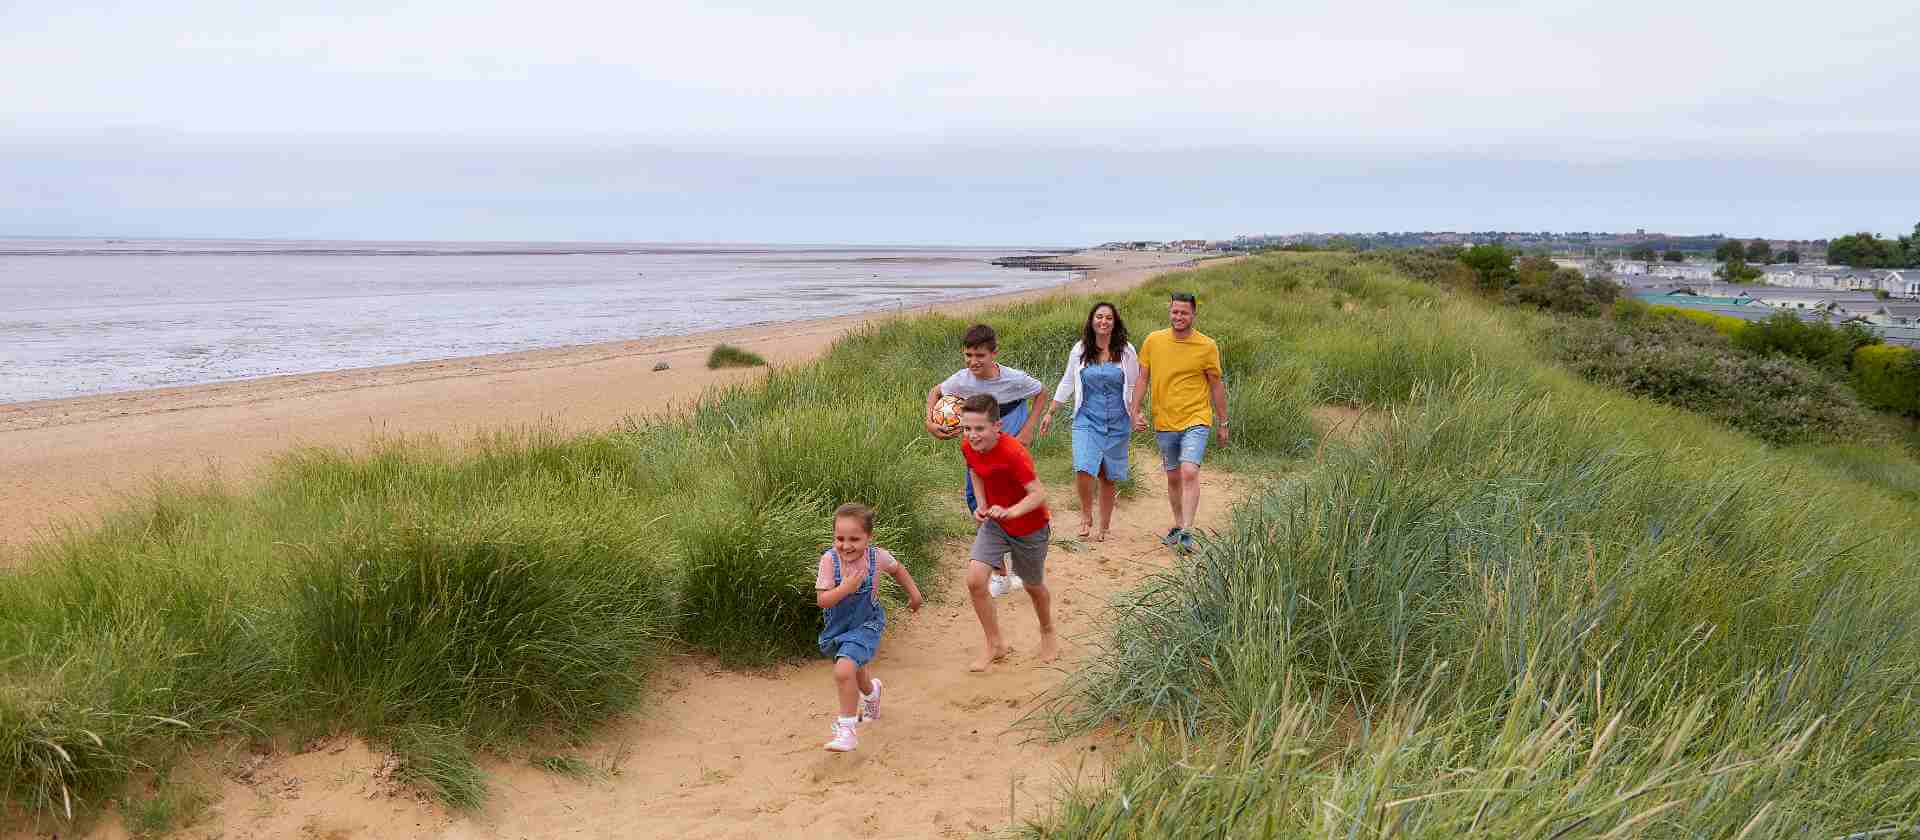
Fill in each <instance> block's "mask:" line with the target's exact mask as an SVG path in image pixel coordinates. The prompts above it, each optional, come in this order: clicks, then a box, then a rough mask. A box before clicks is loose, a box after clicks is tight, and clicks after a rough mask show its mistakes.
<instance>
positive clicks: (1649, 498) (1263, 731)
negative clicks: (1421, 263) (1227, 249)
mask: <svg viewBox="0 0 1920 840" xmlns="http://www.w3.org/2000/svg"><path fill="white" fill-rule="evenodd" d="M1538 324H1539V321H1537V320H1536V317H1535V316H1515V317H1512V318H1511V319H1509V318H1508V317H1507V316H1506V315H1504V314H1491V315H1487V316H1484V317H1481V318H1467V319H1448V320H1446V321H1443V322H1437V323H1435V324H1433V325H1432V327H1431V339H1430V340H1431V341H1432V342H1434V346H1435V347H1446V346H1456V347H1460V348H1462V349H1463V351H1467V352H1465V353H1462V354H1452V353H1445V352H1442V353H1438V354H1435V356H1436V358H1437V360H1415V359H1407V358H1404V356H1405V355H1406V354H1407V352H1408V351H1406V350H1400V349H1389V350H1386V351H1385V352H1377V353H1376V352H1375V351H1374V348H1382V347H1390V346H1391V345H1393V344H1394V343H1395V342H1413V341H1418V340H1421V339H1417V338H1408V337H1393V336H1380V337H1376V336H1372V335H1366V334H1361V335H1353V334H1348V333H1345V332H1344V331H1342V330H1339V329H1338V328H1336V327H1332V326H1327V327H1324V329H1325V330H1326V332H1325V333H1322V334H1315V335H1313V336H1311V337H1309V339H1308V341H1307V344H1308V348H1309V353H1310V354H1311V355H1317V356H1319V358H1320V359H1321V362H1322V367H1320V370H1321V371H1322V372H1323V375H1324V377H1325V378H1323V379H1322V380H1320V390H1319V391H1318V393H1319V394H1320V395H1321V396H1322V397H1323V398H1327V399H1336V400H1342V401H1345V400H1352V399H1356V398H1357V399H1360V400H1363V401H1368V402H1374V403H1376V404H1389V405H1392V406H1394V409H1393V411H1392V413H1391V415H1390V416H1389V417H1388V418H1387V421H1386V422H1385V423H1384V424H1382V425H1381V426H1380V428H1379V429H1378V430H1377V431H1376V432H1375V433H1373V434H1372V435H1369V436H1363V437H1362V438H1361V439H1359V440H1358V441H1356V442H1354V443H1353V444H1351V445H1349V446H1337V445H1334V446H1329V447H1328V448H1326V449H1324V450H1323V451H1322V455H1321V457H1320V458H1319V459H1318V461H1317V462H1316V464H1315V465H1314V466H1313V468H1312V469H1310V470H1308V471H1306V472H1304V473H1296V474H1292V475H1290V476H1288V477H1287V478H1286V479H1285V480H1281V481H1276V482H1272V483H1270V484H1269V485H1268V486H1267V487H1266V489H1265V490H1264V491H1263V492H1262V493H1260V494H1259V495H1258V496H1257V497H1255V498H1253V499H1251V500H1250V501H1249V502H1248V503H1246V504H1245V505H1243V506H1242V507H1241V508H1240V509H1238V510H1237V511H1236V514H1235V518H1234V522H1233V524H1232V526H1231V527H1230V528H1228V529H1227V530H1225V531H1224V532H1222V533H1220V534H1217V535H1215V538H1214V539H1212V540H1209V541H1207V542H1206V543H1205V545H1204V547H1203V550H1202V551H1201V552H1200V553H1199V554H1198V556H1196V557H1195V558H1194V559H1193V560H1192V561H1190V562H1189V563H1187V564H1183V565H1182V566H1181V567H1180V568H1178V569H1177V570H1175V571H1173V572H1170V573H1168V574H1166V575H1163V576H1161V577H1159V578H1157V579H1156V580H1154V581H1152V582H1150V583H1149V584H1148V585H1146V586H1145V587H1144V588H1143V589H1142V590H1140V591H1139V592H1137V593H1135V594H1134V595H1132V596H1130V597H1129V598H1128V599H1127V600H1125V601H1124V602H1122V603H1121V604H1120V605H1119V606H1118V608H1117V609H1118V611H1117V613H1116V618H1117V620H1116V622H1115V625H1114V627H1113V630H1112V632H1111V634H1110V635H1109V636H1108V637H1107V639H1106V641H1105V643H1104V648H1103V650H1102V651H1101V653H1100V654H1099V655H1098V656H1097V657H1096V658H1095V659H1094V660H1093V661H1092V663H1091V664H1090V665H1088V666H1087V667H1086V668H1085V669H1084V670H1083V671H1081V672H1080V673H1078V674H1077V675H1075V677H1074V678H1073V680H1072V683H1071V686H1070V689H1069V691H1068V692H1066V693H1065V694H1063V695H1062V696H1061V697H1060V698H1059V699H1058V700H1057V702H1056V705H1055V706H1054V709H1053V713H1054V714H1053V720H1054V723H1055V724H1056V725H1057V726H1059V727H1062V728H1063V729H1064V730H1066V731H1077V730H1081V729H1085V728H1088V727H1094V726H1101V725H1107V724H1111V723H1120V724H1124V725H1126V726H1127V727H1129V728H1130V729H1131V730H1132V731H1134V732H1137V733H1143V734H1142V735H1141V736H1140V738H1139V743H1140V745H1141V747H1142V748H1141V750H1140V751H1139V752H1138V753H1137V754H1135V755H1133V756H1131V757H1129V758H1128V759H1126V760H1124V761H1122V762H1121V763H1120V765H1119V766H1118V767H1117V768H1116V769H1115V771H1114V774H1113V776H1112V778H1111V779H1108V780H1106V782H1105V783H1104V784H1098V785H1091V786H1087V787H1084V788H1082V789H1080V790H1078V791H1075V792H1074V793H1072V794H1071V795H1069V796H1067V797H1066V798H1064V799H1063V800H1062V801H1061V803H1060V805H1059V809H1058V811H1057V813H1055V814H1053V815H1052V816H1051V817H1049V818H1047V819H1045V820H1042V821H1040V822H1038V823H1035V824H1033V825H1031V826H1029V829H1028V831H1029V833H1030V834H1032V835H1036V836H1047V837H1142V838H1145V837H1156V838H1158V837H1171V838H1179V837H1195V838H1198V837H1223V836H1231V837H1304V836H1315V837H1319V836H1343V837H1382V836H1408V837H1455V836H1489V837H1492V836H1501V837H1554V838H1562V837H1565V838H1573V837H1748V838H1759V837H1782V838H1784V837H1809V836H1812V837H1820V836H1826V837H1838V836H1892V835H1895V834H1901V833H1902V832H1907V833H1911V832H1913V831H1914V830H1915V829H1916V827H1920V773H1916V772H1915V770H1916V769H1920V618H1916V616H1920V583H1917V582H1916V581H1917V580H1920V578H1916V575H1915V572H1916V568H1915V564H1916V558H1917V557H1920V532H1916V531H1915V530H1914V529H1913V527H1912V523H1914V522H1920V504H1916V502H1915V500H1914V499H1913V497H1912V496H1911V494H1910V493H1909V492H1908V491H1907V489H1906V485H1907V481H1906V479H1907V477H1908V474H1909V473H1910V472H1911V471H1912V470H1913V469H1915V465H1914V464H1913V462H1912V461H1911V460H1908V459H1906V458H1905V457H1904V456H1903V455H1902V454H1901V453H1899V452H1898V451H1896V450H1892V449H1885V450H1878V451H1876V452H1874V453H1871V454H1870V453H1866V452H1861V451H1858V450H1857V449H1847V448H1845V447H1825V448H1815V449H1805V450H1777V449H1771V448H1768V447H1766V446H1765V445H1763V444H1761V443H1760V442H1759V441H1757V440H1755V439H1753V438H1749V437H1746V436H1744V435H1740V434H1737V433H1733V432H1731V431H1730V430H1728V429H1726V428H1725V427H1722V426H1718V425H1716V424H1713V423H1711V422H1709V421H1707V420H1705V419H1702V418H1699V417H1695V416H1692V415H1688V414H1686V413H1684V412H1680V411H1676V410H1671V409H1665V408H1660V407H1656V406H1653V405H1651V404H1649V403H1645V402H1642V401H1638V400H1633V399H1628V398H1624V397H1622V396H1620V395H1618V394H1613V393H1609V392H1607V391H1604V390H1602V389H1599V388H1596V387H1593V386H1589V385H1585V384H1582V383H1578V382H1575V381H1573V379H1572V378H1571V377H1570V376H1568V375H1567V374H1565V373H1564V372H1561V371H1558V370H1555V369H1552V368H1550V367H1548V366H1546V365H1545V364H1544V363H1542V362H1539V361H1535V358H1539V357H1529V356H1528V355H1527V354H1525V353H1519V352H1515V351H1516V350H1523V349H1524V348H1526V347H1527V346H1529V343H1530V342H1531V341H1535V340H1537V339H1536V338H1531V337H1530V335H1529V334H1530V333H1532V334H1533V335H1537V333H1534V330H1535V329H1536V328H1537V325H1538ZM1489 325H1491V326H1493V327H1494V329H1491V330H1489V329H1487V327H1488V326H1489ZM1469 331H1471V332H1469ZM1370 357H1371V358H1370ZM1859 832H1876V833H1874V834H1871V835H1869V834H1864V833H1862V834H1856V833H1859ZM1901 836H1904V834H1901Z"/></svg>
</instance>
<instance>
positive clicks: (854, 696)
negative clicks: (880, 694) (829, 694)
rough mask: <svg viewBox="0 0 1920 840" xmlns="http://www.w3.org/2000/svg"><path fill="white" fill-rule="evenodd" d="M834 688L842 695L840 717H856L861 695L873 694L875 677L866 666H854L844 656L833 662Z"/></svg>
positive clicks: (851, 661)
mask: <svg viewBox="0 0 1920 840" xmlns="http://www.w3.org/2000/svg"><path fill="white" fill-rule="evenodd" d="M833 687H834V690H836V691H837V692H839V694H840V716H841V717H856V716H858V715H859V712H860V695H862V694H872V693H873V675H872V674H869V673H867V668H866V666H864V665H858V666H856V665H854V664H853V660H851V659H848V658H846V657H844V656H842V657H840V658H838V659H835V660H833Z"/></svg>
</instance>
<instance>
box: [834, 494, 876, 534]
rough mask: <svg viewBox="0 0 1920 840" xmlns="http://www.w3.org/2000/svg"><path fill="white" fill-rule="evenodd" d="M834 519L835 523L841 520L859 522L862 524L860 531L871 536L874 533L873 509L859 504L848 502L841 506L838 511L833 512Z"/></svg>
mask: <svg viewBox="0 0 1920 840" xmlns="http://www.w3.org/2000/svg"><path fill="white" fill-rule="evenodd" d="M833 518H834V520H835V521H838V520H841V519H854V520H858V521H859V522H860V530H862V531H865V532H867V533H869V534H871V533H873V508H870V507H867V506H866V505H863V504H860V503H859V502H848V503H846V504H844V505H841V506H840V508H839V509H838V510H835V511H834V512H833Z"/></svg>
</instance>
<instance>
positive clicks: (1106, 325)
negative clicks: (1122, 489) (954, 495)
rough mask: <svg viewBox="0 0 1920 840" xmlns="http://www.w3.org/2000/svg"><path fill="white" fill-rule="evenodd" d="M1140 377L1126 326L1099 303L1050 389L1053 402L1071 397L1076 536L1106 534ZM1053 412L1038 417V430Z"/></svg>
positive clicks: (1124, 463)
mask: <svg viewBox="0 0 1920 840" xmlns="http://www.w3.org/2000/svg"><path fill="white" fill-rule="evenodd" d="M1139 381H1140V359H1139V357H1138V356H1137V355H1135V354H1134V352H1133V345H1131V344H1128V343H1127V325H1126V324H1125V323H1124V322H1122V321H1121V320H1120V311H1119V310H1118V309H1115V308H1114V306H1113V304H1111V303H1107V302H1105V301H1101V302H1099V303H1096V304H1094V305H1093V309H1091V310H1088V312H1087V323H1086V326H1085V327H1084V328H1082V329H1081V331H1080V340H1079V341H1077V342H1074V345H1073V349H1072V350H1071V351H1069V352H1068V353H1067V371H1066V373H1065V374H1063V375H1061V377H1060V385H1059V387H1057V388H1055V389H1054V390H1053V399H1054V404H1055V405H1061V404H1065V403H1066V401H1067V397H1068V396H1072V397H1073V470H1074V473H1075V476H1074V479H1075V481H1074V484H1075V486H1076V489H1078V490H1079V491H1080V538H1081V539H1086V538H1087V536H1088V534H1089V532H1091V533H1092V536H1093V539H1094V540H1095V541H1100V540H1104V539H1106V538H1107V529H1108V528H1109V527H1111V526H1112V525H1113V498H1114V494H1115V493H1116V492H1117V490H1118V488H1117V486H1116V485H1115V482H1120V481H1125V480H1126V479H1127V444H1128V443H1129V442H1130V440H1131V438H1130V435H1131V434H1132V432H1133V418H1132V417H1131V416H1129V415H1128V414H1127V406H1128V405H1130V404H1131V403H1132V397H1133V389H1134V387H1135V385H1136V384H1137V383H1138V382H1139ZM1051 425H1053V414H1052V412H1048V413H1047V414H1046V415H1044V416H1042V417H1041V418H1040V428H1039V430H1038V431H1039V433H1040V434H1046V433H1047V427H1048V426H1051ZM1096 480H1097V481H1098V482H1099V490H1100V527H1099V529H1098V530H1095V529H1094V517H1093V501H1094V484H1095V481H1096Z"/></svg>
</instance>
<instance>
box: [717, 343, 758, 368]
mask: <svg viewBox="0 0 1920 840" xmlns="http://www.w3.org/2000/svg"><path fill="white" fill-rule="evenodd" d="M766 363H767V360H766V359H765V358H763V357H761V356H760V354H758V353H755V352H753V351H750V350H742V349H740V348H738V347H735V346H733V345H731V344H718V345H715V346H714V348H713V352H711V353H708V354H707V367H708V368H709V369H713V370H718V369H720V368H734V367H761V366H764V365H765V364H766Z"/></svg>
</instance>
